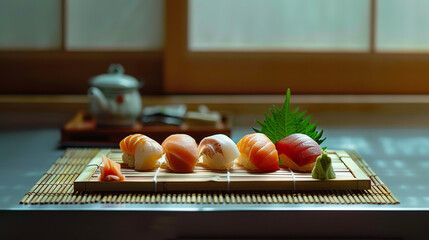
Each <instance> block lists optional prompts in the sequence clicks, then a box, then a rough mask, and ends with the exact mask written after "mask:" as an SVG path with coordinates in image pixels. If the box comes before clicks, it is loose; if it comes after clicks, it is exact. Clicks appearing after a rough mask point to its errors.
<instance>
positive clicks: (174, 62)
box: [164, 0, 429, 94]
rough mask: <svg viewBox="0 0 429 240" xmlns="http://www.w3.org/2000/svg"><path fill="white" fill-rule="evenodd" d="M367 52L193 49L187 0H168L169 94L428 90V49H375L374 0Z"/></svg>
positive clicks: (166, 72) (166, 69) (166, 68)
mask: <svg viewBox="0 0 429 240" xmlns="http://www.w3.org/2000/svg"><path fill="white" fill-rule="evenodd" d="M370 6H371V9H370V11H371V14H370V16H371V21H370V34H369V35H370V39H369V40H370V49H369V51H368V52H362V53H347V52H288V51H269V52H268V51H267V52H262V51H252V52H243V51H240V52H238V51H237V52H232V51H225V52H212V51H211V52H200V51H198V52H192V51H189V50H188V34H187V31H188V1H187V0H170V1H168V0H167V4H166V39H165V42H166V46H165V52H164V61H165V65H164V90H165V92H166V93H198V94H201V93H210V94H218V93H219V94H220V93H239V94H241V93H284V92H285V91H286V90H285V89H286V88H291V89H293V91H294V93H322V94H325V93H326V94H328V93H329V94H345V93H350V94H402V93H429V81H427V80H426V79H427V78H429V54H424V53H378V52H376V51H375V37H376V36H375V32H376V31H375V25H376V24H375V19H376V9H375V8H376V0H371V4H370Z"/></svg>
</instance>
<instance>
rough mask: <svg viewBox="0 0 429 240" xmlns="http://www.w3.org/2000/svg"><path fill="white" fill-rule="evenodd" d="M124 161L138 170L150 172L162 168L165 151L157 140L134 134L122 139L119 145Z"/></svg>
mask: <svg viewBox="0 0 429 240" xmlns="http://www.w3.org/2000/svg"><path fill="white" fill-rule="evenodd" d="M119 147H120V148H121V150H122V152H123V154H122V160H123V161H124V163H125V164H128V166H129V167H131V168H134V169H136V170H140V171H143V170H149V169H154V168H157V167H159V166H160V161H159V160H160V159H161V158H162V155H163V154H164V149H163V148H162V147H161V145H159V143H157V142H156V141H155V140H153V139H151V138H149V137H147V136H145V135H142V134H133V135H129V136H128V137H126V138H124V139H122V141H121V142H120V143H119Z"/></svg>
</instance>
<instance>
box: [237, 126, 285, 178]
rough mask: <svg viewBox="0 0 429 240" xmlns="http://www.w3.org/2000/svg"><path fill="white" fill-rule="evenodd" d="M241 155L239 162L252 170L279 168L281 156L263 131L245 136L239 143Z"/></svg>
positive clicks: (262, 170)
mask: <svg viewBox="0 0 429 240" xmlns="http://www.w3.org/2000/svg"><path fill="white" fill-rule="evenodd" d="M237 147H238V150H239V151H240V153H241V155H240V157H238V164H240V165H242V166H243V167H245V168H247V169H251V170H258V171H261V172H273V171H277V170H279V156H278V153H277V150H276V147H275V145H274V143H273V142H271V140H270V139H269V138H268V137H267V136H265V135H264V134H262V133H252V134H248V135H246V136H244V137H243V138H242V139H241V140H240V141H239V142H238V143H237Z"/></svg>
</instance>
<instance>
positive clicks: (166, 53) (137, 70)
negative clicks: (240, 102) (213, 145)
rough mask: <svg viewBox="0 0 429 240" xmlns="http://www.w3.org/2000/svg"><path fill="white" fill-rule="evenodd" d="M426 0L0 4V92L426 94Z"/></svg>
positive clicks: (9, 0)
mask: <svg viewBox="0 0 429 240" xmlns="http://www.w3.org/2000/svg"><path fill="white" fill-rule="evenodd" d="M428 10H429V1H426V0H412V1H406V0H234V1H227V0H188V1H186V0H122V1H115V0H73V1H71V0H38V1H28V0H0V79H1V81H2V84H1V88H0V94H86V91H87V89H88V80H89V78H90V77H93V76H95V75H98V74H101V73H104V72H106V70H107V67H108V66H109V64H110V63H120V64H122V65H123V66H124V68H125V71H126V73H127V74H129V75H132V76H135V77H136V78H138V79H144V80H145V86H144V87H143V88H142V89H141V90H140V91H141V92H142V93H143V94H146V95H148V94H154V95H162V94H271V93H276V94H284V92H285V91H286V89H287V88H291V89H293V92H294V93H304V94H313V93H315V94H426V93H429V81H427V80H426V79H427V78H428V77H429V28H428V27H427V23H428V22H429V15H428V14H427V12H428Z"/></svg>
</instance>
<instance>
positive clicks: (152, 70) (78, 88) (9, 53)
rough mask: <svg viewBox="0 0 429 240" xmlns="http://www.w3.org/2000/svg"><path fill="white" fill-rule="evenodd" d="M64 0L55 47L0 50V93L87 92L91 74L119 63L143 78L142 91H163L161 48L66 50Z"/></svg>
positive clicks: (151, 92) (154, 92) (98, 72)
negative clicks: (144, 49)
mask: <svg viewBox="0 0 429 240" xmlns="http://www.w3.org/2000/svg"><path fill="white" fill-rule="evenodd" d="M66 7H67V4H66V0H61V47H60V49H58V50H28V49H13V50H0V79H1V80H0V81H1V82H2V87H0V94H86V90H87V89H88V80H89V78H90V77H92V76H95V75H98V74H101V73H105V72H106V71H107V68H108V66H109V64H111V63H121V64H123V65H124V67H125V71H126V74H129V75H132V76H135V77H137V78H139V79H143V80H144V81H145V85H144V87H143V88H142V90H141V91H142V92H143V93H146V94H160V93H162V92H163V85H162V79H163V77H162V74H163V72H162V68H163V51H162V50H159V51H158V50H157V51H122V50H121V51H98V50H97V51H67V50H66V47H65V39H66V30H65V29H66V22H65V21H66Z"/></svg>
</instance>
